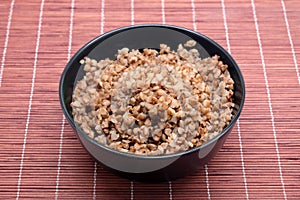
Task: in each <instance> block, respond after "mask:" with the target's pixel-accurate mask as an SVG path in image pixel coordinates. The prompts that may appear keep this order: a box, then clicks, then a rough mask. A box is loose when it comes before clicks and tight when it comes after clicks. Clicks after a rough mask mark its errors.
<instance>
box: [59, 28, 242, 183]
mask: <svg viewBox="0 0 300 200" xmlns="http://www.w3.org/2000/svg"><path fill="white" fill-rule="evenodd" d="M190 39H193V40H195V41H197V43H198V44H197V46H196V48H197V49H198V50H199V51H200V54H201V57H208V56H213V55H215V54H217V55H219V56H220V58H221V60H222V61H223V62H224V63H225V64H227V65H228V66H229V67H228V70H229V72H230V74H231V77H232V79H233V80H234V82H235V88H234V96H233V99H234V100H233V101H234V104H235V107H234V109H233V119H232V121H231V122H230V124H229V125H228V126H227V127H226V128H225V129H224V130H223V131H222V132H221V133H220V134H219V135H218V136H217V137H216V138H214V139H212V140H211V141H209V142H207V143H205V144H203V145H202V146H199V147H196V148H193V149H190V150H188V151H184V152H179V153H175V154H170V155H159V156H142V155H134V154H129V153H123V152H119V151H116V150H112V149H110V148H108V147H106V146H103V145H100V144H98V143H97V142H96V141H94V140H93V139H91V138H90V137H88V136H87V135H86V134H85V133H83V131H82V130H81V129H80V128H79V127H78V126H77V125H76V124H75V123H74V121H73V116H72V108H71V107H70V103H71V101H72V92H73V89H74V84H75V83H76V81H77V80H79V79H80V78H82V76H83V75H84V72H83V69H82V66H81V64H80V63H79V61H80V60H81V59H82V58H83V57H84V56H87V55H88V56H89V57H90V58H94V59H96V60H100V59H105V58H111V59H114V56H115V53H116V52H117V50H118V49H121V48H123V47H127V48H129V49H144V48H155V49H159V45H160V44H161V43H164V44H167V45H168V46H170V47H171V48H172V49H175V50H176V49H177V46H178V44H180V43H185V42H186V41H188V40H190ZM59 97H60V103H61V107H62V110H63V112H64V115H65V116H66V119H67V120H68V122H69V123H70V125H71V126H72V127H73V129H74V130H75V132H76V134H77V136H78V137H79V139H80V141H81V143H82V145H83V147H84V148H85V149H86V150H87V151H88V152H89V153H90V154H91V155H92V156H93V157H94V158H95V159H96V160H97V161H99V162H100V163H102V164H103V166H104V167H107V168H108V169H110V170H111V171H113V172H115V173H117V174H119V175H121V176H124V177H127V178H129V179H131V180H139V181H169V180H174V179H176V178H180V177H183V176H185V175H187V174H190V173H191V172H193V171H195V170H196V169H197V168H199V167H201V166H203V165H204V164H206V163H207V162H208V161H209V160H210V159H211V158H213V157H214V156H215V155H216V153H217V152H218V151H219V150H220V148H221V147H222V145H223V143H224V142H225V140H226V138H227V136H228V134H229V133H230V132H231V130H232V128H233V126H234V124H235V123H236V121H237V119H238V117H239V115H240V113H241V111H242V108H243V105H244V100H245V85H244V80H243V76H242V74H241V71H240V69H239V67H238V65H237V64H236V62H235V61H234V59H233V58H232V57H231V56H230V55H229V53H228V52H227V51H226V50H224V49H223V48H222V47H221V46H220V45H218V44H217V43H216V42H214V41H213V40H211V39H210V38H208V37H206V36H204V35H202V34H200V33H197V32H194V31H191V30H188V29H185V28H181V27H176V26H169V25H136V26H129V27H123V28H120V29H116V30H113V31H110V32H107V33H105V34H103V35H100V36H99V37H96V38H95V39H93V40H92V41H90V42H88V43H87V44H86V45H84V46H83V47H82V48H81V49H80V50H79V51H78V52H77V53H76V54H75V55H74V56H73V57H72V58H71V60H70V61H69V62H68V64H67V66H66V68H65V69H64V71H63V73H62V76H61V80H60V86H59Z"/></svg>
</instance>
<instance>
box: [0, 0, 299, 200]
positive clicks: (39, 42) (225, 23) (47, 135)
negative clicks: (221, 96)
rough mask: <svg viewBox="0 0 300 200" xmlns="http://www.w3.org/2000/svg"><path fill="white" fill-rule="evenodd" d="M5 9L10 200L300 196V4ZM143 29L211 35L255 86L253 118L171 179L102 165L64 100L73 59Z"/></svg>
mask: <svg viewBox="0 0 300 200" xmlns="http://www.w3.org/2000/svg"><path fill="white" fill-rule="evenodd" d="M0 10H1V12H0V57H1V70H0V199H25V198H27V199H43V198H45V199H71V198H72V199H170V200H171V199H299V198H300V153H299V152H300V135H299V131H300V112H299V110H300V76H299V70H300V69H299V64H300V31H299V30H300V16H299V13H300V2H299V1H298V0H286V1H283V0H277V1H266V0H244V1H237V0H191V1H190V0H176V1H175V0H161V1H159V0H155V1H150V0H131V1H130V0H124V1H117V0H109V1H108V0H107V1H104V0H89V1H86V0H62V1H59V2H58V1H56V0H24V1H21V0H4V1H1V4H0ZM140 23H166V24H172V25H178V26H183V27H186V28H190V29H194V30H196V31H198V32H201V33H203V34H205V35H207V36H209V37H210V38H212V39H214V40H216V41H217V42H218V43H220V44H221V45H222V46H224V47H225V48H226V49H228V50H229V52H231V54H232V55H233V57H234V58H235V59H236V61H237V63H238V64H239V66H240V67H241V69H242V72H243V74H244V78H245V81H246V89H247V95H246V102H245V107H244V110H243V113H242V115H241V117H240V120H239V122H238V123H237V125H236V126H235V128H234V130H233V132H232V133H231V134H230V135H229V138H228V139H227V141H226V143H225V145H224V147H223V148H222V149H221V151H220V152H219V153H218V155H217V156H216V157H215V158H214V159H212V160H211V161H210V162H209V163H208V164H207V165H206V166H205V167H204V168H203V169H199V170H198V171H196V172H195V173H193V174H191V175H190V176H188V177H185V178H182V179H179V180H176V181H172V182H168V183H158V184H145V183H139V182H130V181H129V180H127V179H123V178H120V177H118V176H115V175H113V174H111V173H110V172H108V171H106V170H104V169H103V168H102V167H101V166H100V165H99V164H97V163H95V162H94V161H93V160H92V159H91V157H90V156H89V155H88V154H87V153H86V152H85V150H84V149H83V148H82V146H81V145H80V143H79V141H78V139H77V138H76V135H75V134H74V133H73V132H72V130H71V128H70V126H69V124H67V122H66V121H65V119H64V118H63V114H62V112H61V109H60V105H59V100H58V82H59V78H60V75H61V72H62V70H63V68H64V66H65V65H66V63H67V61H68V59H69V58H70V56H72V55H73V54H74V53H75V52H76V51H77V50H78V49H79V48H80V47H81V46H82V45H83V44H85V43H86V42H87V41H89V40H91V39H92V38H94V37H95V36H97V35H99V34H101V33H103V32H107V31H109V30H112V29H114V28H118V27H121V26H126V25H131V24H140Z"/></svg>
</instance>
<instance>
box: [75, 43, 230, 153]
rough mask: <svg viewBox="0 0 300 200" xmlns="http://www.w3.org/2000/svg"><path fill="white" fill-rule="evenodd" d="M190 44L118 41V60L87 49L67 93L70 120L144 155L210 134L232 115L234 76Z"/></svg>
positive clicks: (108, 141) (202, 139)
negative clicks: (80, 73) (121, 44)
mask: <svg viewBox="0 0 300 200" xmlns="http://www.w3.org/2000/svg"><path fill="white" fill-rule="evenodd" d="M195 44H196V42H195V41H193V40H190V41H187V42H186V43H185V44H184V45H182V44H179V45H178V49H177V51H174V50H173V51H172V50H171V48H170V47H169V46H167V45H166V44H161V45H160V49H159V50H156V49H147V48H146V49H141V50H139V49H132V50H129V49H128V48H123V49H120V50H118V52H117V55H116V59H115V60H111V59H108V58H107V59H103V60H100V61H96V60H94V59H92V58H88V57H85V58H84V59H83V60H81V64H83V65H84V71H85V72H86V74H85V76H84V77H83V78H82V79H81V80H80V81H78V82H77V83H76V86H75V89H74V91H73V96H72V97H73V100H72V103H71V107H72V113H73V117H74V121H75V123H77V125H78V126H79V127H80V128H81V129H82V131H83V132H84V133H85V134H87V135H88V136H89V137H90V138H92V139H94V140H95V141H97V142H98V143H100V144H101V145H105V146H107V147H110V148H112V149H115V150H118V151H121V152H128V153H134V154H141V155H163V154H172V153H176V152H180V151H186V150H188V149H191V148H194V147H197V146H200V145H202V144H204V143H206V142H208V141H209V140H211V139H213V138H214V137H216V136H217V135H218V134H219V133H221V132H222V130H223V129H224V127H226V126H227V125H228V124H229V123H230V121H231V119H232V109H233V107H234V103H233V91H234V81H233V79H232V78H231V76H230V73H229V71H228V70H227V68H228V66H227V65H226V64H223V62H222V61H221V60H220V59H219V56H218V55H215V56H212V57H207V58H204V59H201V58H200V57H199V51H198V50H197V49H194V48H193V46H194V45H195Z"/></svg>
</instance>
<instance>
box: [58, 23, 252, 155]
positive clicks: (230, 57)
mask: <svg viewBox="0 0 300 200" xmlns="http://www.w3.org/2000/svg"><path fill="white" fill-rule="evenodd" d="M145 27H156V28H167V29H172V30H174V31H180V32H181V33H183V34H186V33H189V34H193V35H195V36H197V37H201V38H202V39H204V40H206V41H208V42H209V43H212V45H213V46H215V47H216V48H218V49H219V50H220V51H222V52H223V53H224V55H225V56H226V57H227V58H228V59H229V60H230V61H231V62H232V63H233V68H234V69H235V70H236V72H237V75H238V77H239V79H240V80H241V87H242V89H241V91H242V97H241V103H240V106H239V109H238V110H237V113H236V115H235V116H234V118H233V119H232V120H231V122H230V123H229V124H228V126H226V127H225V128H224V129H223V130H222V132H221V133H219V134H218V135H217V136H216V137H214V138H213V139H211V140H209V141H208V142H206V143H204V144H202V145H200V146H198V147H194V148H192V149H189V150H186V151H180V152H175V153H171V154H163V155H139V154H134V153H126V152H121V151H118V150H114V149H111V148H109V147H107V146H105V145H102V144H100V143H98V142H96V141H95V140H94V139H92V138H90V137H89V136H88V135H86V134H85V133H84V132H83V131H82V130H81V128H80V127H78V126H77V124H76V123H75V122H74V120H73V117H72V116H71V115H70V114H69V112H68V111H67V108H66V106H65V103H64V99H63V96H64V95H63V83H64V80H65V77H66V76H67V71H68V70H69V69H70V68H72V63H73V62H74V61H75V60H76V58H77V57H78V56H79V55H80V54H82V52H83V51H84V50H86V49H87V48H89V47H90V46H92V45H93V44H95V43H97V42H98V41H99V40H100V41H103V40H104V39H106V38H108V37H110V36H111V35H114V34H117V33H120V32H123V31H127V30H130V29H137V28H145ZM245 96H246V90H245V81H244V78H243V75H242V72H241V70H240V68H239V66H238V64H237V63H236V61H235V60H234V59H233V57H232V56H231V54H229V52H228V51H227V50H225V49H224V48H223V47H222V46H221V45H219V44H218V43H217V42H215V41H214V40H212V39H211V38H209V37H207V36H206V35H204V34H202V33H200V32H196V31H193V30H191V29H187V28H184V27H181V26H175V25H169V24H138V25H130V26H123V27H120V28H116V29H113V30H110V31H108V32H106V33H103V34H101V35H98V36H96V37H95V38H93V39H92V40H90V41H89V42H87V43H86V44H84V45H83V46H82V47H81V48H80V49H79V50H78V51H77V52H76V53H75V54H74V55H73V56H72V57H71V59H70V60H69V61H68V62H67V64H66V66H65V68H64V70H63V72H62V74H61V77H60V82H59V100H60V105H61V108H62V111H63V114H64V115H65V117H66V119H67V120H68V122H69V124H70V125H71V126H72V128H73V129H74V130H76V134H81V135H82V136H83V137H84V138H85V139H87V140H88V141H90V142H92V143H93V144H95V145H96V146H97V147H100V148H102V149H105V150H106V151H109V152H110V153H113V154H120V155H121V156H126V157H131V158H140V159H150V160H151V159H167V158H174V157H180V156H182V155H185V154H191V153H193V152H195V151H200V150H201V149H204V148H205V147H207V146H209V145H211V144H213V143H216V142H217V141H218V140H219V139H220V138H221V137H223V136H224V135H225V134H226V133H227V132H228V131H230V129H232V128H233V127H234V125H235V123H236V121H237V120H238V118H239V116H240V114H241V112H242V109H243V107H244V102H245ZM77 137H78V136H77ZM79 140H80V139H79ZM80 142H81V143H82V141H80ZM83 147H84V148H86V147H85V146H84V145H83Z"/></svg>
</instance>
